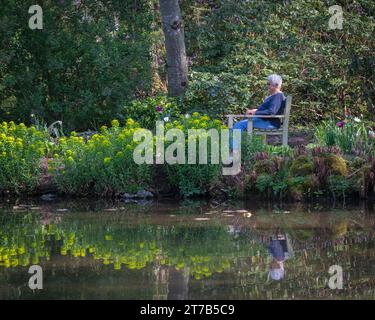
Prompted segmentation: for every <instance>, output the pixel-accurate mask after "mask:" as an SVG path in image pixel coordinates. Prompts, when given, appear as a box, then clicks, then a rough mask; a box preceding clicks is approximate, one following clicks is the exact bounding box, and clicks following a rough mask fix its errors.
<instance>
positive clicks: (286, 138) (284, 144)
mask: <svg viewBox="0 0 375 320" xmlns="http://www.w3.org/2000/svg"><path fill="white" fill-rule="evenodd" d="M283 146H284V147H287V146H288V132H284V133H283Z"/></svg>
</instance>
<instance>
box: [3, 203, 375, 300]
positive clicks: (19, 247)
mask: <svg viewBox="0 0 375 320" xmlns="http://www.w3.org/2000/svg"><path fill="white" fill-rule="evenodd" d="M374 233H375V215H374V214H373V205H372V206H371V205H368V204H357V205H353V206H346V207H345V208H342V207H336V208H330V209H327V208H325V207H324V206H319V205H318V206H314V205H312V204H310V205H307V204H294V205H285V204H284V205H275V204H265V203H260V204H259V203H242V202H236V203H230V204H222V205H218V204H212V203H207V202H193V201H192V202H180V203H174V202H168V201H164V202H145V203H140V204H134V203H123V202H102V201H94V200H85V201H79V202H78V201H70V200H61V201H54V202H46V201H41V200H38V201H36V200H34V199H28V200H19V201H17V202H12V203H11V202H2V203H1V204H0V299H155V300H159V299H202V300H203V299H374V297H375V268H374V266H373V265H374V264H375V240H374ZM31 265H39V266H41V268H42V271H43V277H42V278H43V289H41V290H37V289H36V290H31V289H30V288H29V279H30V277H31V276H32V274H29V273H28V271H29V267H30V266H31ZM332 266H336V267H333V268H336V269H334V270H336V271H335V272H333V273H332V274H331V273H329V270H330V267H332ZM337 266H338V267H337ZM340 268H341V270H342V289H340V286H339V281H338V280H337V279H339V277H337V278H336V282H335V281H333V282H332V280H330V279H331V277H332V276H335V275H336V276H339V274H341V273H340ZM332 283H333V284H334V285H335V284H336V287H333V288H332Z"/></svg>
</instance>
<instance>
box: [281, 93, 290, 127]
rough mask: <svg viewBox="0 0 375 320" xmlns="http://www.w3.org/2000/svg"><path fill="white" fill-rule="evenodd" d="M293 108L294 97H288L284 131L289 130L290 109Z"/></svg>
mask: <svg viewBox="0 0 375 320" xmlns="http://www.w3.org/2000/svg"><path fill="white" fill-rule="evenodd" d="M291 107H292V96H287V97H286V101H285V109H284V119H283V124H282V126H283V130H288V126H289V117H290V109H291Z"/></svg>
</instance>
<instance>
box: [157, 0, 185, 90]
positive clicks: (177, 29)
mask: <svg viewBox="0 0 375 320" xmlns="http://www.w3.org/2000/svg"><path fill="white" fill-rule="evenodd" d="M160 13H161V17H162V25H163V32H164V36H165V48H166V51H167V79H168V94H169V96H172V97H177V96H180V95H183V94H184V93H185V91H186V88H187V83H188V80H187V62H186V51H185V39H184V29H183V25H182V19H181V14H180V6H179V3H178V0H160Z"/></svg>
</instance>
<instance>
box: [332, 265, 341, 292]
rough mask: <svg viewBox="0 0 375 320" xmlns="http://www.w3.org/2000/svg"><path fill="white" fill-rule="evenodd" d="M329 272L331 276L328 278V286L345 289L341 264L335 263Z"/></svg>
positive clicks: (333, 288)
mask: <svg viewBox="0 0 375 320" xmlns="http://www.w3.org/2000/svg"><path fill="white" fill-rule="evenodd" d="M328 273H329V274H330V275H331V277H330V278H329V280H328V287H329V288H330V289H332V290H335V289H340V290H341V289H343V271H342V267H341V266H339V265H336V264H335V265H333V266H330V267H329V270H328Z"/></svg>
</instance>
